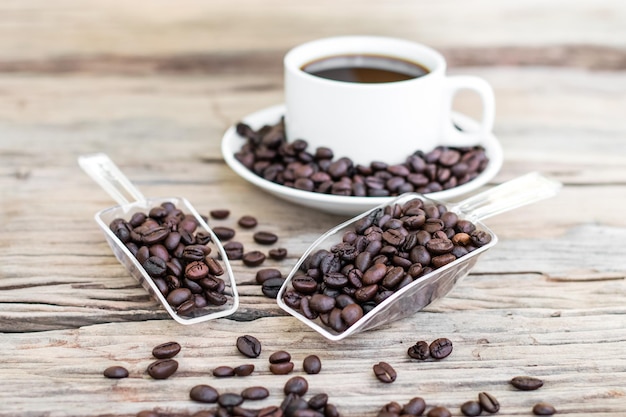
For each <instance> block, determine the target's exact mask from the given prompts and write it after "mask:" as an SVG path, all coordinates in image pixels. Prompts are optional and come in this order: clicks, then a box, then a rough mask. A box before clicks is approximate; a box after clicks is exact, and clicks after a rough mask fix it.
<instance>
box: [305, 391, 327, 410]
mask: <svg viewBox="0 0 626 417" xmlns="http://www.w3.org/2000/svg"><path fill="white" fill-rule="evenodd" d="M307 403H308V404H309V407H311V408H313V409H316V410H321V409H323V408H324V407H325V406H326V404H328V394H325V393H323V392H321V393H319V394H315V395H314V396H312V397H311V398H309V401H307Z"/></svg>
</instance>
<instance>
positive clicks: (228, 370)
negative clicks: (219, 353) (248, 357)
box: [213, 365, 235, 378]
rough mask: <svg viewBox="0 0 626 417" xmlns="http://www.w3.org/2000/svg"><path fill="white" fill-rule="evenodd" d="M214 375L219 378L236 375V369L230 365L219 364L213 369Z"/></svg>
mask: <svg viewBox="0 0 626 417" xmlns="http://www.w3.org/2000/svg"><path fill="white" fill-rule="evenodd" d="M213 376H215V377H218V378H227V377H231V376H235V369H234V368H232V367H230V366H225V365H223V366H218V367H217V368H214V369H213Z"/></svg>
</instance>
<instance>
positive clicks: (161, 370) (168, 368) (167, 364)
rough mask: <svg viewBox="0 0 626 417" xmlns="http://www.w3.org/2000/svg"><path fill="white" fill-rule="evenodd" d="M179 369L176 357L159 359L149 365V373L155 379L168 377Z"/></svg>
mask: <svg viewBox="0 0 626 417" xmlns="http://www.w3.org/2000/svg"><path fill="white" fill-rule="evenodd" d="M177 369H178V362H177V361H176V360H174V359H159V360H157V361H155V362H152V363H151V364H150V365H148V369H147V370H148V374H149V375H150V376H151V377H152V378H154V379H167V378H169V377H170V376H172V375H173V374H174V372H176V370H177Z"/></svg>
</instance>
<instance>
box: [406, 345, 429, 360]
mask: <svg viewBox="0 0 626 417" xmlns="http://www.w3.org/2000/svg"><path fill="white" fill-rule="evenodd" d="M407 353H408V355H409V357H411V358H413V359H419V360H422V361H423V360H426V359H428V357H429V356H430V348H429V347H428V343H427V342H425V341H423V340H420V341H419V342H417V343H415V344H414V345H413V346H411V347H410V348H409V349H408V351H407Z"/></svg>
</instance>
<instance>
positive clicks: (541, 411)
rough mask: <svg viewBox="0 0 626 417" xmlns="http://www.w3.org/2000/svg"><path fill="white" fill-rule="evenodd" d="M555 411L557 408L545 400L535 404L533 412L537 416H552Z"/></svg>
mask: <svg viewBox="0 0 626 417" xmlns="http://www.w3.org/2000/svg"><path fill="white" fill-rule="evenodd" d="M555 413H556V408H554V406H552V405H551V404H548V403H545V402H540V403H537V404H535V405H534V406H533V414H534V415H536V416H551V415H553V414H555Z"/></svg>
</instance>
